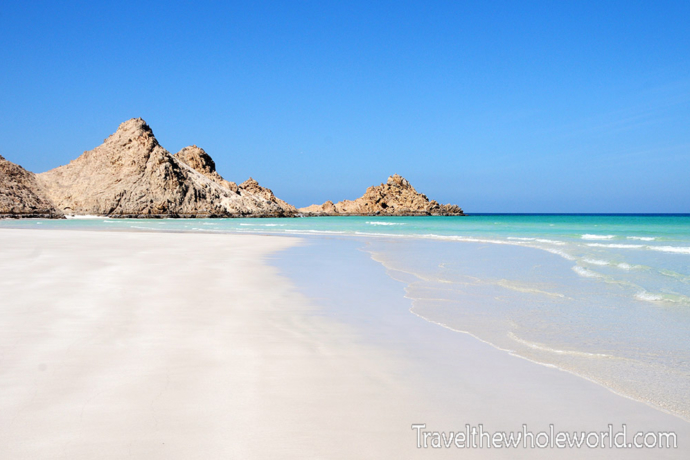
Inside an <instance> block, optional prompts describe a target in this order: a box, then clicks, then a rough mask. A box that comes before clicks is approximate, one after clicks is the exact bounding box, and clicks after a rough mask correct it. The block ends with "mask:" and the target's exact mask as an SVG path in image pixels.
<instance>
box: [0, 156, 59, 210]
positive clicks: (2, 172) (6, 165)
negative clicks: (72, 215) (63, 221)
mask: <svg viewBox="0 0 690 460" xmlns="http://www.w3.org/2000/svg"><path fill="white" fill-rule="evenodd" d="M3 217H12V218H20V217H41V218H63V217H64V215H63V214H62V212H60V211H58V209H57V208H56V207H55V205H54V204H53V203H52V202H51V201H50V199H48V197H47V195H46V194H45V191H44V190H43V189H42V188H41V186H40V185H39V184H38V181H37V180H36V175H35V174H34V173H32V172H29V171H27V170H26V169H24V168H22V167H21V166H19V165H17V164H14V163H12V162H10V161H7V160H5V159H4V158H3V157H2V156H0V218H3Z"/></svg>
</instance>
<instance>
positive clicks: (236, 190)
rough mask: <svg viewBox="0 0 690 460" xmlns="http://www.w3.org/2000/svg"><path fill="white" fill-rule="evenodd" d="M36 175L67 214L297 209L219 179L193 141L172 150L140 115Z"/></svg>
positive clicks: (276, 213) (265, 213) (280, 212)
mask: <svg viewBox="0 0 690 460" xmlns="http://www.w3.org/2000/svg"><path fill="white" fill-rule="evenodd" d="M37 178H38V181H39V183H40V185H41V186H42V187H43V188H44V189H45V191H46V193H47V195H48V197H49V198H50V199H51V200H52V201H53V202H54V203H55V204H56V206H57V207H58V208H59V209H62V210H63V211H64V212H65V214H68V215H103V216H113V217H241V216H248V217H283V216H292V215H294V213H295V212H296V209H295V208H294V207H293V206H290V205H288V204H287V203H285V202H283V201H282V200H278V199H277V198H275V196H274V195H273V193H272V192H271V191H270V190H268V189H265V188H263V187H260V186H259V185H258V184H256V186H254V183H255V181H253V183H252V184H250V186H248V187H244V188H243V186H244V184H242V185H241V186H237V185H236V184H235V183H233V182H229V181H226V180H225V179H223V178H222V177H221V176H220V175H219V174H218V173H217V172H216V170H215V163H214V162H213V160H212V159H211V157H210V156H209V155H208V154H207V153H206V152H204V151H203V150H202V149H200V148H198V147H196V146H191V147H186V148H184V149H182V150H181V151H180V152H178V153H177V154H175V155H171V154H170V153H169V152H168V151H167V150H165V149H164V148H163V147H162V146H161V145H160V144H159V143H158V141H157V140H156V137H155V136H154V135H153V131H152V130H151V128H150V127H149V125H147V124H146V122H145V121H144V120H142V119H141V118H133V119H131V120H128V121H126V122H124V123H122V124H121V125H120V127H119V128H118V129H117V131H116V132H115V133H114V134H113V135H111V136H110V137H108V138H107V139H106V140H105V141H104V142H103V144H101V145H100V146H98V147H96V148H95V149H93V150H90V151H87V152H84V154H82V155H81V156H80V157H79V158H77V159H75V160H73V161H72V162H70V163H69V164H67V165H65V166H60V167H58V168H56V169H53V170H51V171H48V172H45V173H42V174H38V175H37ZM248 182H249V181H248ZM245 184H246V182H245ZM257 191H258V192H257Z"/></svg>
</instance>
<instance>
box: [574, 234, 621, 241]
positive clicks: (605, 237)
mask: <svg viewBox="0 0 690 460" xmlns="http://www.w3.org/2000/svg"><path fill="white" fill-rule="evenodd" d="M615 237H616V235H590V234H589V233H585V234H584V235H582V239H583V240H611V239H613V238H615Z"/></svg>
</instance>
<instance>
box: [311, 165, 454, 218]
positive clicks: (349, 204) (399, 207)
mask: <svg viewBox="0 0 690 460" xmlns="http://www.w3.org/2000/svg"><path fill="white" fill-rule="evenodd" d="M299 212H300V213H301V214H302V215H305V216H346V215H349V216H371V215H388V216H429V215H431V216H464V215H465V214H464V213H463V212H462V209H460V207H458V206H457V205H454V204H439V203H437V202H436V201H433V200H431V201H429V199H428V198H427V197H426V195H424V194H421V193H418V192H417V191H416V190H415V189H414V187H412V185H411V184H410V183H409V182H408V181H407V179H405V178H404V177H401V176H399V175H397V174H394V175H392V176H390V177H389V178H388V181H387V182H386V183H385V184H381V185H377V186H373V187H369V188H368V189H367V191H366V192H365V193H364V195H363V196H362V197H360V198H357V199H356V200H354V201H350V200H344V201H340V202H338V203H335V204H333V202H332V201H326V202H325V203H324V204H322V205H316V204H314V205H311V206H307V207H306V208H300V209H299Z"/></svg>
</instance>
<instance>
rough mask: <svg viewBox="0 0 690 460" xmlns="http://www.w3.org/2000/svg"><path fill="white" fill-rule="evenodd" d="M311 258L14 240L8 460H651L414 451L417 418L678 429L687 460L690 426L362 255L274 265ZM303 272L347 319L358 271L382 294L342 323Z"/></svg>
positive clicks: (499, 425) (5, 319) (124, 239)
mask: <svg viewBox="0 0 690 460" xmlns="http://www.w3.org/2000/svg"><path fill="white" fill-rule="evenodd" d="M298 245H305V247H306V245H308V242H305V241H304V240H301V239H298V238H291V237H279V236H258V235H228V234H218V235H211V234H194V233H153V232H150V233H145V232H140V233H136V232H105V231H75V230H72V231H63V230H44V231H41V230H10V229H2V230H0V458H3V459H5V458H6V459H70V460H73V459H93V458H100V459H110V458H112V459H120V458H146V459H177V458H179V459H190V458H199V459H216V458H218V459H221V458H222V459H228V458H236V459H252V458H257V459H267V458H300V459H303V458H329V459H331V458H343V459H346V458H347V459H349V458H356V459H359V458H375V459H382V458H391V459H402V458H426V457H429V456H433V457H439V456H441V457H444V458H448V457H452V458H458V456H459V455H461V456H462V457H463V458H651V457H650V451H649V450H610V449H588V450H582V449H581V450H578V449H566V450H554V449H545V450H533V449H532V450H530V449H527V450H522V449H517V450H515V449H513V450H507V451H497V450H490V449H484V450H480V449H469V450H463V451H462V452H461V453H459V452H457V449H456V450H454V449H441V450H432V449H417V448H416V442H417V438H416V435H415V432H414V431H413V430H412V429H411V425H412V424H414V423H426V424H427V425H428V427H429V429H435V430H443V431H455V430H457V429H463V428H464V426H465V424H466V423H469V424H472V425H476V424H478V423H483V424H484V425H485V426H486V427H487V429H494V430H499V429H500V430H518V429H520V428H521V427H522V424H523V423H526V424H529V425H530V428H532V429H533V430H534V431H540V430H542V429H544V428H548V424H550V423H553V424H555V425H556V427H557V428H560V429H563V430H565V429H568V430H573V429H589V430H597V431H599V430H603V429H605V428H606V426H607V424H608V423H612V424H614V426H615V429H616V430H617V429H619V427H620V424H621V423H627V424H628V425H629V426H630V430H636V429H650V430H651V429H653V430H673V431H674V432H676V433H677V436H678V440H679V446H680V447H679V449H676V450H658V449H657V450H654V451H653V454H652V455H653V458H688V450H687V444H688V442H690V424H688V423H687V422H685V421H683V420H681V419H679V418H677V417H674V416H671V415H668V414H665V413H663V412H660V411H658V410H655V409H653V408H651V407H649V406H646V405H644V404H642V403H639V402H636V401H633V400H630V399H627V398H623V397H621V396H618V395H616V394H614V393H612V392H610V391H608V390H607V389H605V388H603V387H601V386H599V385H596V384H594V383H592V382H589V381H586V380H584V379H582V378H579V377H577V376H574V375H572V374H569V373H566V372H562V371H559V370H558V369H554V368H548V367H545V366H541V365H538V364H535V363H531V362H529V361H526V360H524V359H520V358H517V357H514V356H511V355H509V354H507V353H505V352H502V351H500V350H496V349H494V348H492V347H491V346H489V345H487V344H485V343H482V342H480V341H478V340H476V339H474V338H472V337H470V336H468V335H464V334H459V333H454V332H452V331H449V330H446V329H443V328H441V327H439V326H436V325H433V324H431V323H428V322H425V321H423V320H421V319H420V318H418V317H416V316H414V315H412V314H410V313H409V312H408V307H407V306H406V304H405V302H406V299H404V297H403V296H402V291H401V288H400V286H399V285H397V284H396V282H395V281H393V280H391V279H388V278H386V275H385V271H384V270H383V268H382V267H381V266H379V265H377V264H376V263H375V262H373V261H371V260H369V259H368V256H367V255H366V254H363V253H357V254H356V255H354V256H353V258H355V259H357V260H356V261H354V259H353V261H347V260H342V259H343V258H342V257H341V259H338V258H337V257H338V256H337V254H335V255H332V257H330V258H328V260H326V261H324V260H321V261H318V260H317V259H309V258H308V257H307V258H305V257H306V256H305V257H302V258H300V259H297V258H296V259H295V260H294V261H290V259H287V262H286V259H283V261H282V262H281V263H280V265H281V267H283V268H281V269H280V270H279V269H278V268H276V267H275V266H272V265H270V264H268V263H267V259H268V258H270V257H275V255H276V254H278V255H279V254H280V251H285V250H288V249H290V248H293V250H294V248H295V247H297V246H298ZM305 254H307V255H308V252H306V253H305ZM362 260H364V262H362ZM292 263H294V265H295V270H296V272H299V270H300V268H299V265H300V264H302V266H303V267H304V266H305V265H309V266H310V267H311V269H314V267H317V268H318V269H321V270H322V272H323V273H324V275H323V276H324V278H325V279H330V280H331V282H332V283H333V286H334V290H333V291H331V292H332V298H331V299H330V300H329V299H325V298H322V300H323V302H324V305H325V304H329V305H330V306H331V308H333V307H335V308H348V307H347V306H348V305H351V299H352V298H355V297H353V296H356V295H357V286H358V280H359V278H358V277H367V278H369V279H371V278H372V277H378V278H376V279H377V280H382V281H381V282H380V283H379V284H378V285H379V287H380V289H379V290H377V291H376V292H373V293H372V292H368V293H365V294H366V295H367V296H369V297H366V296H364V295H362V297H361V298H362V299H365V298H368V299H369V302H370V303H367V304H366V305H363V304H361V303H360V304H359V305H357V306H356V307H355V306H352V307H353V310H352V312H350V313H347V314H348V315H350V316H351V317H352V316H355V317H358V319H356V320H355V321H340V320H339V319H338V315H333V314H327V312H326V310H324V308H323V306H322V304H320V301H319V296H324V295H325V294H324V293H323V292H321V293H314V294H313V295H309V293H308V292H304V290H303V289H301V288H298V287H297V286H296V285H295V284H294V283H293V282H292V281H291V280H290V279H289V277H288V276H286V273H285V270H286V269H289V267H290V265H291V264H292ZM348 263H349V264H351V265H347V264H348ZM352 264H355V265H352ZM357 264H359V265H357ZM285 267H287V268H285ZM336 267H340V269H339V270H336ZM347 267H350V268H353V270H352V272H351V276H350V275H348V274H347ZM328 270H333V271H332V273H331V274H330V276H329V275H327V274H326V273H327V271H328ZM334 277H341V278H337V279H336V278H334ZM338 287H339V289H341V290H342V293H340V292H338V291H337V290H336V288H338ZM396 292H398V295H396V294H395V293H396ZM343 293H347V295H345V294H343ZM341 294H342V295H341ZM372 295H373V297H372ZM339 302H341V303H339ZM348 302H349V303H348ZM382 318H384V320H382ZM358 321H360V322H362V323H363V324H365V325H366V327H365V328H358V327H357V322H358ZM370 336H376V339H375V340H372V339H371V337H370Z"/></svg>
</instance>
